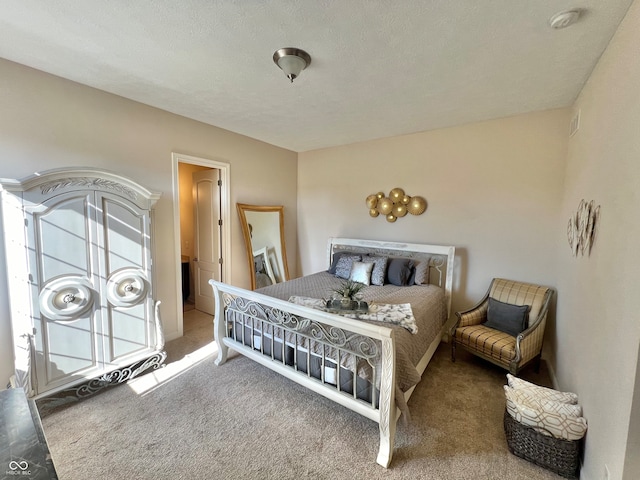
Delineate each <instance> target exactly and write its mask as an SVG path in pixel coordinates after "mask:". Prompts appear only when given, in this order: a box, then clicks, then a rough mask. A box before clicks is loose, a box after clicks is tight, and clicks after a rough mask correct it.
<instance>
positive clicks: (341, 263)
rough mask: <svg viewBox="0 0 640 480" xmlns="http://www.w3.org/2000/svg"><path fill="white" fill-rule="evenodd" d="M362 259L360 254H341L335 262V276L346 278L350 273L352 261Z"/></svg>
mask: <svg viewBox="0 0 640 480" xmlns="http://www.w3.org/2000/svg"><path fill="white" fill-rule="evenodd" d="M361 259H362V257H361V256H360V255H352V256H349V255H342V256H341V257H340V258H339V259H338V263H337V264H336V273H335V275H336V277H339V278H344V279H348V278H349V275H351V267H352V266H353V262H359V261H360V260H361Z"/></svg>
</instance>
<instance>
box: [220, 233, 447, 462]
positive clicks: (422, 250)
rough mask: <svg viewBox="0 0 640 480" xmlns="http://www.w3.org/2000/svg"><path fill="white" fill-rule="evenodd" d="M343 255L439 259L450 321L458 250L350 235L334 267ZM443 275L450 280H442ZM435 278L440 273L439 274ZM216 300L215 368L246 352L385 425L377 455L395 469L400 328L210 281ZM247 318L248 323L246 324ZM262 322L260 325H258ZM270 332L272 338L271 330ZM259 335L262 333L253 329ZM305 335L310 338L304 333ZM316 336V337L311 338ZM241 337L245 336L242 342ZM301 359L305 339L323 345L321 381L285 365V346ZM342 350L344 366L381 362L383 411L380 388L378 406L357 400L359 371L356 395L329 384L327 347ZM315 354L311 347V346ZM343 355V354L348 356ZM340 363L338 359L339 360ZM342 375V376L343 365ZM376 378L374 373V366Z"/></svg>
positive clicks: (333, 246) (332, 247) (336, 242)
mask: <svg viewBox="0 0 640 480" xmlns="http://www.w3.org/2000/svg"><path fill="white" fill-rule="evenodd" d="M337 250H350V251H354V250H355V251H363V250H364V251H367V252H377V253H380V254H388V255H398V256H409V257H411V256H413V255H416V256H420V255H429V254H430V255H433V256H434V259H433V260H432V268H433V269H434V270H435V271H436V272H437V276H438V277H439V285H440V286H441V287H442V288H444V290H445V298H446V305H447V318H448V317H449V315H450V313H451V312H450V310H451V291H452V287H453V269H454V258H455V247H453V246H440V245H426V244H413V243H397V242H382V241H375V240H359V239H349V238H331V239H329V242H328V250H327V251H328V261H329V265H330V264H331V263H330V262H331V259H332V256H333V253H334V252H335V251H337ZM443 276H444V278H443ZM432 278H433V276H432ZM209 283H210V284H211V286H212V288H213V293H214V299H215V305H216V309H215V317H214V334H215V341H216V343H217V346H218V357H217V359H216V361H215V364H216V365H222V364H223V363H225V361H226V359H227V355H228V349H229V348H231V349H233V350H235V351H237V352H239V353H241V354H242V355H245V356H247V357H249V358H251V359H252V360H254V361H256V362H258V363H260V364H262V365H264V366H266V367H267V368H269V369H271V370H273V371H275V372H278V373H280V374H281V375H284V376H285V377H287V378H289V379H291V380H293V381H295V382H297V383H299V384H300V385H302V386H304V387H306V388H308V389H310V390H312V391H314V392H316V393H319V394H321V395H323V396H325V397H327V398H329V399H330V400H333V401H334V402H336V403H338V404H340V405H342V406H344V407H346V408H348V409H350V410H353V411H354V412H356V413H359V414H360V415H363V416H365V417H367V418H369V419H371V420H373V421H375V422H377V423H378V424H379V430H380V448H379V451H378V456H377V460H376V461H377V463H379V464H380V465H382V466H383V467H385V468H386V467H388V466H389V464H390V462H391V457H392V455H393V445H394V440H395V432H396V423H397V420H398V418H399V416H400V410H399V409H398V408H397V407H396V404H395V368H396V362H395V357H396V355H395V350H396V345H395V338H394V331H393V330H392V329H391V328H388V327H386V326H383V325H379V326H378V325H372V324H370V323H366V322H362V321H359V320H353V319H349V318H345V317H342V316H339V315H335V314H331V313H327V312H323V311H320V310H315V309H312V308H308V307H304V306H301V305H296V304H294V303H290V302H287V301H284V300H280V299H277V298H273V297H269V296H266V295H263V294H261V293H257V292H253V291H249V290H245V289H241V288H238V287H234V286H231V285H227V284H224V283H221V282H217V281H214V280H210V281H209ZM238 315H239V316H240V317H241V318H243V320H242V322H243V323H242V326H243V328H242V330H241V333H240V335H239V334H238V331H237V330H238V329H237V328H232V326H233V325H237V323H236V322H238V320H237V318H238ZM247 319H248V322H247ZM256 325H258V326H257V327H256ZM265 325H266V326H267V329H270V330H269V331H270V332H271V336H269V333H268V332H267V331H266V330H265ZM247 328H248V329H249V331H250V335H251V338H250V339H246V338H245V331H246V329H247ZM445 330H446V322H445V325H443V327H442V329H441V331H440V333H439V334H438V335H437V337H436V338H435V339H434V341H433V342H432V343H431V344H430V345H429V347H428V349H427V350H426V352H425V354H424V355H423V357H422V359H421V360H420V362H419V363H418V365H417V366H416V369H417V370H418V372H419V373H420V375H422V373H423V372H424V370H425V368H426V367H427V364H428V363H429V361H430V360H431V357H432V356H433V354H434V353H435V350H436V348H437V347H438V345H439V343H440V341H441V339H442V336H443V335H444V334H445ZM256 331H257V332H258V333H257V334H256V333H254V332H256ZM305 332H306V333H305ZM309 332H312V333H311V334H309ZM278 334H279V335H281V337H280V338H282V339H283V341H281V347H278V348H282V359H281V360H278V359H276V357H275V356H274V350H275V347H276V343H278V342H276V341H275V340H277V336H278ZM239 336H240V337H241V338H238V337H239ZM254 336H259V337H260V341H259V342H256V341H255V337H254ZM292 336H293V337H295V340H294V341H293V345H294V347H293V349H294V352H295V354H297V353H298V349H299V347H298V342H299V340H300V339H302V340H303V341H309V342H315V344H320V345H321V346H322V366H323V367H322V372H323V373H322V376H321V378H320V379H317V378H314V377H312V376H311V374H310V368H309V365H308V363H307V365H306V368H305V367H304V365H298V364H297V360H294V364H293V366H291V365H287V364H286V362H285V360H284V350H285V343H286V344H287V345H290V344H291V338H292ZM269 338H270V339H271V340H270V341H271V348H270V352H268V353H266V352H265V344H266V343H267V342H266V341H265V340H269ZM354 338H357V339H358V342H355V343H357V344H359V345H360V346H361V347H362V348H357V349H355V350H354V349H353V348H352V349H349V348H348V346H347V344H348V341H349V340H353V339H354ZM327 348H329V349H333V351H334V352H335V351H336V350H337V363H338V365H339V364H340V355H341V354H345V353H346V354H349V355H353V356H355V357H356V358H358V359H361V360H364V361H367V362H368V363H369V365H371V366H373V365H374V364H375V365H379V369H380V371H379V372H378V373H379V378H380V385H379V388H378V393H379V399H378V405H377V406H376V401H375V400H376V395H375V387H374V388H373V391H372V394H371V398H372V400H371V402H364V401H363V400H361V399H359V398H356V385H355V384H356V372H355V369H354V370H353V375H354V376H353V393H352V394H349V393H346V392H345V391H342V390H341V387H340V381H339V380H338V382H337V385H335V384H332V383H330V382H327V381H325V379H324V376H325V375H324V365H325V360H326V358H325V351H326V349H327ZM309 351H310V349H309ZM341 352H342V353H341ZM310 356H311V355H308V354H307V355H306V362H309V358H310ZM333 360H334V361H335V358H334V359H333ZM337 370H338V378H339V375H340V373H339V372H340V368H338V369H337ZM374 377H375V369H374ZM414 389H415V386H413V387H412V388H410V389H409V390H408V391H407V392H405V393H404V397H405V401H408V400H409V398H410V396H411V394H412V393H413V390H414Z"/></svg>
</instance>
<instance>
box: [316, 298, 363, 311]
mask: <svg viewBox="0 0 640 480" xmlns="http://www.w3.org/2000/svg"><path fill="white" fill-rule="evenodd" d="M326 307H327V310H328V311H329V312H338V313H346V312H358V313H366V312H368V311H369V304H368V303H367V302H365V301H362V300H348V301H345V300H344V299H334V300H327V302H326Z"/></svg>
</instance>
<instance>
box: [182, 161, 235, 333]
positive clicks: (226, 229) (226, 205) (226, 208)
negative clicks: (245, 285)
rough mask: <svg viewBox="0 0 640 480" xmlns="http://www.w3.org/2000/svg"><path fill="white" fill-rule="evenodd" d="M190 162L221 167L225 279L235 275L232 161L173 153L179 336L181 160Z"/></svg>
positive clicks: (218, 168) (223, 270)
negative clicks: (232, 221)
mask: <svg viewBox="0 0 640 480" xmlns="http://www.w3.org/2000/svg"><path fill="white" fill-rule="evenodd" d="M179 163H189V164H191V165H200V166H202V167H209V168H215V169H217V170H219V171H220V183H221V185H220V219H221V220H222V228H221V232H220V234H221V235H220V236H221V241H222V245H221V249H220V252H221V253H222V258H223V259H224V261H223V263H222V269H221V274H222V278H221V280H222V281H224V282H227V283H229V281H230V279H231V195H230V192H231V189H230V173H231V172H230V170H231V165H230V164H229V163H228V162H225V161H223V160H213V159H207V158H201V157H194V156H191V155H185V154H182V153H176V152H172V153H171V174H172V183H173V238H174V264H175V278H176V285H175V286H176V296H175V298H176V300H177V302H176V318H177V319H178V337H181V336H182V335H183V323H184V317H183V313H182V282H180V281H179V279H180V277H181V276H182V261H181V256H182V253H181V240H180V178H179V175H178V164H179Z"/></svg>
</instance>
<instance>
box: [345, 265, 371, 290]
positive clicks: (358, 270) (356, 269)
mask: <svg viewBox="0 0 640 480" xmlns="http://www.w3.org/2000/svg"><path fill="white" fill-rule="evenodd" d="M372 270H373V263H371V262H369V263H365V262H353V264H352V265H351V273H350V274H349V280H352V281H354V282H359V283H364V284H365V285H371V271H372Z"/></svg>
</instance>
